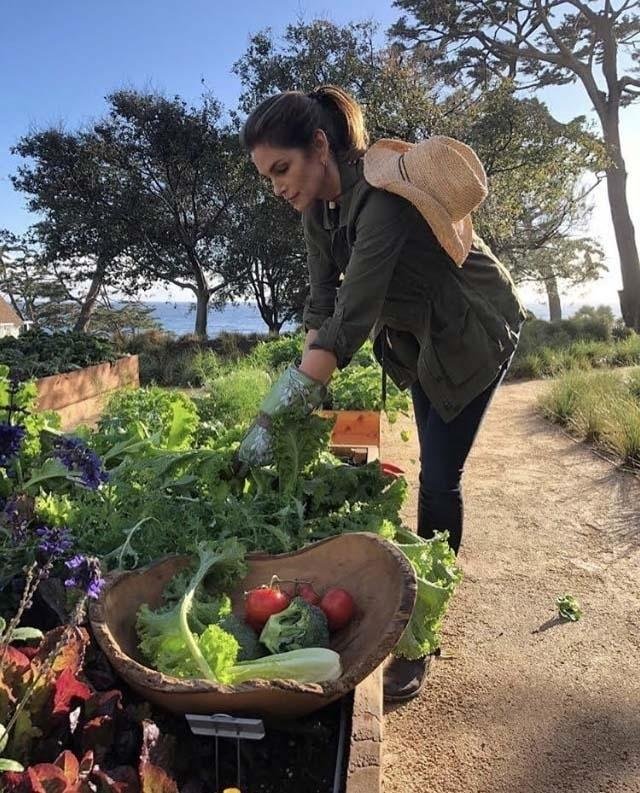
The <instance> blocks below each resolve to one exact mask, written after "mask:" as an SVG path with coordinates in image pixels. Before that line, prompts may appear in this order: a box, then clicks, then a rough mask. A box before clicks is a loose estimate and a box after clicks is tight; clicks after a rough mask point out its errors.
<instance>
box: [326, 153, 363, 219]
mask: <svg viewBox="0 0 640 793" xmlns="http://www.w3.org/2000/svg"><path fill="white" fill-rule="evenodd" d="M338 171H339V172H340V203H339V204H337V207H336V209H329V202H328V201H323V202H322V225H323V227H324V228H325V229H336V228H339V227H340V226H346V225H347V218H348V217H349V208H350V206H351V198H352V195H353V187H354V186H355V184H356V183H357V182H358V181H360V179H362V159H359V160H356V161H355V162H348V161H347V160H343V159H338Z"/></svg>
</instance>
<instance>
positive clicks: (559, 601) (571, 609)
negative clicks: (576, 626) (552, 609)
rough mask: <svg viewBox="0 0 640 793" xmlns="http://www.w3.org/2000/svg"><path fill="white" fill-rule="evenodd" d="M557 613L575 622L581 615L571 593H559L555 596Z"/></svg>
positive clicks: (580, 609)
mask: <svg viewBox="0 0 640 793" xmlns="http://www.w3.org/2000/svg"><path fill="white" fill-rule="evenodd" d="M556 606H557V607H558V613H559V615H560V616H561V617H562V618H563V619H565V620H570V621H571V622H577V620H579V619H580V617H582V608H581V607H580V604H579V603H578V601H577V600H576V598H575V597H574V596H573V595H559V596H558V597H557V598H556Z"/></svg>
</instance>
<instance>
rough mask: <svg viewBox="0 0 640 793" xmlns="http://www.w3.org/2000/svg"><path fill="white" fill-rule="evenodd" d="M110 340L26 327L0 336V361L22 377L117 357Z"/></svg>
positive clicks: (64, 369) (71, 368)
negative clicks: (20, 331) (17, 331)
mask: <svg viewBox="0 0 640 793" xmlns="http://www.w3.org/2000/svg"><path fill="white" fill-rule="evenodd" d="M119 357H120V356H119V354H118V353H117V351H116V348H115V347H114V345H113V344H111V342H109V341H107V340H106V339H103V338H100V337H98V336H91V335H89V334H87V333H77V332H74V331H64V332H63V331H61V332H56V333H45V332H44V331H42V330H29V331H26V332H24V333H21V334H20V335H19V336H18V337H16V338H14V337H13V336H5V337H3V338H0V363H3V364H6V365H7V366H8V367H9V369H10V370H11V372H12V374H13V375H15V376H19V377H20V378H21V379H23V380H28V379H30V378H32V377H46V376H47V375H52V374H58V373H59V372H70V371H73V370H74V369H82V368H83V367H85V366H93V365H94V364H98V363H104V362H107V361H110V362H113V361H116V360H117V359H118V358H119Z"/></svg>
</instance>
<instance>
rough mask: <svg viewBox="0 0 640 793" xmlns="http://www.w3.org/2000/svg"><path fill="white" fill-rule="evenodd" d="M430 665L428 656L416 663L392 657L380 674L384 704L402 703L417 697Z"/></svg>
mask: <svg viewBox="0 0 640 793" xmlns="http://www.w3.org/2000/svg"><path fill="white" fill-rule="evenodd" d="M430 664H431V656H430V655H426V656H425V657H424V658H418V660H417V661H408V660H407V659H406V658H396V657H395V656H393V655H392V656H391V658H390V659H389V661H388V662H387V664H386V665H385V667H384V669H383V672H382V677H383V689H384V699H385V702H403V701H404V700H405V699H412V698H413V697H415V696H417V695H418V694H419V693H420V691H421V690H422V687H423V685H424V681H425V680H426V679H427V675H428V674H429V667H430Z"/></svg>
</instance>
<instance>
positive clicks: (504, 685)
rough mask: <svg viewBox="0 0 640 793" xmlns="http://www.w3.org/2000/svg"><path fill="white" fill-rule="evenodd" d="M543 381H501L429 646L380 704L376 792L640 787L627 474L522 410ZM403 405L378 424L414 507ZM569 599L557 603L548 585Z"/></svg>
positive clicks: (635, 515)
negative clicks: (400, 687)
mask: <svg viewBox="0 0 640 793" xmlns="http://www.w3.org/2000/svg"><path fill="white" fill-rule="evenodd" d="M545 387H546V385H545V384H543V383H540V382H528V383H523V384H511V385H505V386H503V387H502V388H501V390H500V391H499V393H498V395H497V396H496V398H495V400H494V402H493V405H492V406H491V409H490V412H489V415H488V416H487V418H486V420H485V423H484V425H483V427H482V430H481V433H480V436H479V437H478V440H477V442H476V444H475V446H474V448H473V450H472V453H471V456H470V458H469V461H468V464H467V470H466V474H465V480H464V481H465V508H466V523H465V534H464V539H463V546H462V549H461V552H460V564H461V566H462V568H463V570H464V576H465V577H464V580H463V582H462V584H461V585H460V588H459V590H458V593H457V596H456V597H455V599H454V601H453V602H452V605H451V608H450V611H449V614H448V616H447V621H446V626H445V631H444V641H443V648H442V649H443V657H442V658H440V659H437V660H436V661H435V662H434V663H433V664H432V672H431V675H430V677H429V680H428V685H427V686H426V688H425V690H424V691H423V693H422V694H421V695H420V697H419V698H417V699H416V700H413V701H412V702H409V703H407V704H405V705H403V706H398V707H389V708H388V709H387V712H386V717H385V768H384V772H385V784H384V790H385V793H391V791H394V792H395V791H403V792H404V791H407V792H408V791H411V792H412V793H413V792H414V791H415V793H476V792H478V793H480V792H482V793H484V792H485V791H486V792H487V793H488V792H489V791H491V793H521V792H522V793H524V792H525V791H526V792H527V793H528V792H529V791H531V793H554V792H555V791H562V793H569V791H576V793H577V792H578V791H580V793H599V792H600V791H638V792H640V653H639V645H640V630H639V629H640V594H639V590H640V478H637V477H634V476H632V475H630V474H625V473H621V472H619V471H617V470H616V469H615V468H614V467H613V466H611V465H610V464H609V463H607V462H605V461H604V460H602V459H601V458H599V457H598V456H596V455H595V454H594V453H593V452H592V451H590V450H589V449H588V447H586V446H584V445H581V444H576V443H574V442H573V441H572V440H570V439H569V438H567V437H566V436H565V435H564V434H562V432H560V431H559V430H558V429H556V428H554V427H553V426H551V425H549V424H548V423H547V422H546V421H545V420H544V419H542V418H541V417H540V416H538V415H537V413H536V408H535V402H536V397H537V395H538V394H539V393H540V390H541V389H543V388H545ZM403 427H406V428H409V429H411V428H412V422H411V420H409V419H406V420H401V422H400V425H398V424H396V425H395V426H394V427H391V428H389V427H386V428H385V429H384V434H383V454H382V457H383V458H384V459H387V460H389V461H393V462H397V463H399V464H401V465H402V466H403V467H404V468H405V470H406V472H407V476H408V479H409V481H410V482H411V483H412V485H413V487H412V490H411V498H410V500H409V503H408V504H407V506H406V511H405V516H406V519H407V522H408V524H409V525H413V524H414V521H415V512H416V489H415V484H416V482H417V469H418V459H417V458H418V450H417V438H416V434H415V431H413V432H412V434H411V441H410V442H409V443H403V442H402V440H400V438H399V431H400V429H402V428H403ZM565 592H569V593H571V594H573V595H575V596H576V597H577V598H578V599H579V601H580V602H581V604H582V607H583V610H584V616H583V618H582V620H580V621H579V622H576V623H565V622H561V621H559V620H558V619H556V608H555V604H554V601H555V598H556V596H557V595H559V594H562V593H565Z"/></svg>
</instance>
